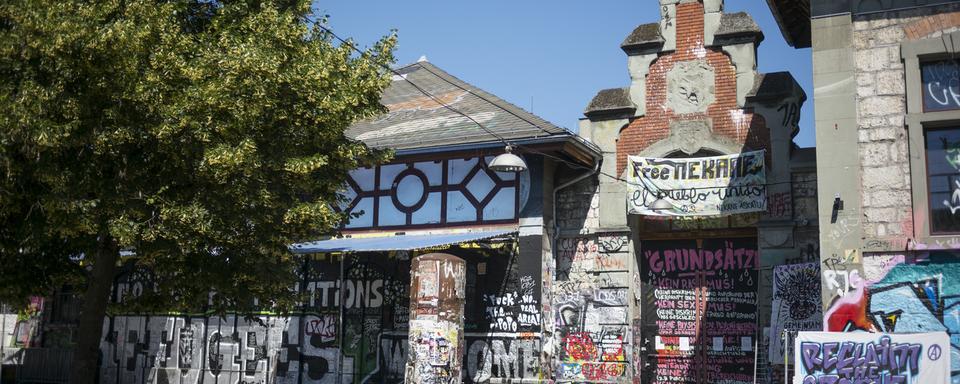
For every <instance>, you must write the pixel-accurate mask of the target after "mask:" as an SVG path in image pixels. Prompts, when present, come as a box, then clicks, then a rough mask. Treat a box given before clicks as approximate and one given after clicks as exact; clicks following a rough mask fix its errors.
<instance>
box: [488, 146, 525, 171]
mask: <svg viewBox="0 0 960 384" xmlns="http://www.w3.org/2000/svg"><path fill="white" fill-rule="evenodd" d="M512 151H513V148H512V147H511V146H509V145H508V146H507V147H506V148H504V153H503V154H500V155H499V156H497V157H494V158H493V161H491V162H490V165H489V168H490V170H492V171H494V172H523V171H526V170H527V163H525V162H524V161H523V159H521V158H520V156H517V155H514V154H513V153H512Z"/></svg>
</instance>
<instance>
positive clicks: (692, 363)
mask: <svg viewBox="0 0 960 384" xmlns="http://www.w3.org/2000/svg"><path fill="white" fill-rule="evenodd" d="M756 249H757V247H756V239H752V238H728V239H699V240H697V239H691V240H669V241H643V242H641V251H640V253H639V255H638V256H637V257H638V263H640V268H641V269H640V273H641V279H642V281H643V286H642V288H641V291H642V295H643V303H642V304H641V308H642V311H643V313H642V314H641V319H642V324H641V332H642V336H643V340H644V342H645V345H644V347H645V351H646V352H645V353H646V355H645V356H644V361H643V365H644V367H645V369H643V370H642V374H643V378H642V381H641V382H643V383H650V384H678V383H691V384H692V383H696V384H701V383H703V384H706V383H727V384H752V383H753V382H754V360H755V357H756V354H757V344H758V341H759V340H758V338H757V336H758V332H757V287H758V283H759V276H758V271H757V267H758V266H759V262H758V259H757V256H758V255H757V251H756Z"/></svg>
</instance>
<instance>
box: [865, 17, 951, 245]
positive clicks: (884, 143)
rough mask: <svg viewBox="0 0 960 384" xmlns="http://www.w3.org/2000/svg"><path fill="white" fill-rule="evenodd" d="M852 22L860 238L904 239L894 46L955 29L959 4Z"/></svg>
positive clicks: (904, 155) (901, 86)
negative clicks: (859, 187)
mask: <svg viewBox="0 0 960 384" xmlns="http://www.w3.org/2000/svg"><path fill="white" fill-rule="evenodd" d="M853 23H854V25H853V27H854V34H853V49H854V50H855V53H854V66H855V71H856V81H857V95H856V100H857V122H858V124H857V130H858V141H859V146H858V148H859V154H860V168H861V172H862V173H861V174H862V175H863V185H862V188H861V199H862V204H863V205H862V208H863V211H862V216H863V217H862V221H861V222H862V225H863V231H864V237H866V238H901V239H905V238H907V237H911V236H913V235H914V234H913V233H912V232H913V228H914V225H913V210H912V209H911V208H910V207H911V189H910V153H909V148H908V139H907V131H906V129H905V126H904V116H905V115H906V113H907V111H906V109H907V107H906V105H907V96H906V91H907V90H906V86H905V79H904V72H905V69H904V64H903V60H902V58H901V57H900V45H901V42H902V41H905V40H920V39H928V38H931V37H937V36H940V35H942V34H943V33H949V32H951V31H954V30H957V29H958V25H960V5H956V4H953V5H941V6H937V7H925V8H915V9H909V10H904V11H896V12H885V13H882V14H872V15H862V16H855V17H854V20H853ZM947 44H949V43H947Z"/></svg>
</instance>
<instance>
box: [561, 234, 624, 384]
mask: <svg viewBox="0 0 960 384" xmlns="http://www.w3.org/2000/svg"><path fill="white" fill-rule="evenodd" d="M628 262H629V244H628V242H627V237H626V236H624V235H620V234H611V235H599V236H584V237H565V238H562V239H560V241H559V244H558V245H557V269H556V281H555V282H554V289H553V306H552V308H553V309H554V314H553V316H554V321H555V327H556V334H555V336H554V338H555V340H556V341H558V342H559V346H558V348H557V351H556V353H557V360H558V367H557V380H560V381H574V382H580V381H591V382H608V381H618V380H621V379H624V378H627V377H629V375H630V373H631V370H630V368H629V361H630V360H631V359H630V358H629V357H628V355H629V354H630V353H629V352H628V351H630V344H629V341H630V338H631V332H630V327H629V322H628V315H627V314H628V309H629V304H628V300H629V295H630V290H629V285H630V281H629V276H630V275H629V273H627V268H628V267H627V265H628Z"/></svg>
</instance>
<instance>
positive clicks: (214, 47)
mask: <svg viewBox="0 0 960 384" xmlns="http://www.w3.org/2000/svg"><path fill="white" fill-rule="evenodd" d="M310 16H311V10H310V3H309V1H304V0H286V1H282V0H276V1H250V0H222V1H203V0H167V1H164V0H104V1H83V0H63V1H33V0H13V1H7V2H4V3H3V4H2V5H0V220H2V225H0V277H2V278H0V298H2V299H5V300H20V301H21V302H22V300H24V299H25V298H26V297H28V296H29V295H37V294H40V295H43V294H48V293H50V292H51V290H52V289H54V288H56V287H58V286H60V285H62V284H73V285H74V286H76V287H80V290H81V291H82V292H83V295H82V299H83V304H82V307H81V314H80V320H79V329H78V332H77V335H78V337H77V340H76V341H77V345H76V348H77V350H76V352H75V354H74V356H75V358H74V362H73V367H72V371H73V374H72V378H71V382H73V383H92V382H93V381H94V380H95V377H94V375H95V373H94V372H95V371H96V363H97V355H98V346H99V342H100V339H101V336H102V335H101V333H102V330H101V327H102V324H103V319H104V316H105V314H106V313H107V309H108V303H109V301H110V300H109V298H110V294H111V286H112V284H113V281H114V279H115V277H116V276H117V274H118V270H119V268H118V265H119V264H120V263H121V262H132V263H134V264H135V266H136V267H137V268H142V269H145V270H149V271H150V279H151V283H152V288H153V289H149V290H147V291H146V292H145V293H144V294H143V296H141V297H139V298H137V299H134V300H133V301H131V302H129V303H126V304H125V305H129V306H133V307H136V308H139V309H145V310H164V311H187V312H194V313H195V312H198V311H202V312H207V313H219V314H223V313H226V312H234V311H236V312H239V313H249V312H251V311H260V310H264V309H269V310H272V311H277V312H284V311H288V310H290V309H292V308H293V306H294V303H295V302H296V301H297V296H296V294H295V292H293V290H292V289H291V288H292V287H293V286H294V282H295V281H296V276H295V272H294V271H295V266H296V265H297V260H296V259H295V258H294V256H292V255H291V254H290V252H288V248H287V247H288V245H289V244H291V243H295V242H298V241H304V240H309V239H315V238H316V237H317V236H319V235H321V234H329V233H333V232H335V231H336V229H337V228H338V227H339V226H340V225H341V224H342V223H343V222H344V220H345V219H347V217H346V216H345V215H344V214H342V213H340V212H338V211H336V210H334V209H332V208H331V207H332V206H334V205H336V204H337V203H338V202H339V199H341V198H342V197H340V195H339V193H338V191H340V190H341V186H342V185H344V182H345V177H346V174H347V172H348V171H349V170H351V169H354V168H357V167H361V166H368V165H371V164H374V163H376V162H380V161H383V160H385V159H386V158H387V157H388V156H389V154H387V153H384V152H381V151H377V150H373V149H370V148H368V147H366V146H365V145H363V144H362V143H360V142H357V141H353V140H350V139H348V138H346V137H345V136H344V129H345V128H347V127H348V126H349V125H350V124H351V123H353V122H354V121H356V120H358V119H363V118H369V117H371V116H374V115H376V114H377V113H381V112H383V110H382V109H383V107H382V106H381V105H380V104H379V98H380V94H381V92H382V91H383V89H384V88H385V87H386V86H387V85H388V84H389V81H390V79H389V77H388V76H386V73H385V71H383V69H382V68H383V66H384V65H389V64H391V63H392V62H393V57H392V50H393V46H394V43H395V38H394V36H392V35H391V36H388V37H385V38H383V39H382V40H381V41H379V42H378V43H376V44H374V45H373V46H372V47H370V48H369V49H368V50H367V51H366V53H365V54H362V55H359V54H356V53H355V52H351V49H350V47H349V46H348V44H336V42H335V41H333V39H332V36H331V35H329V34H328V33H325V31H324V30H323V29H321V28H319V27H318V26H317V24H316V23H314V22H312V21H311V19H310ZM122 251H131V252H133V253H134V254H135V256H131V257H126V258H125V257H121V256H120V254H121V252H122ZM124 259H127V260H124ZM210 292H213V294H210Z"/></svg>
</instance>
